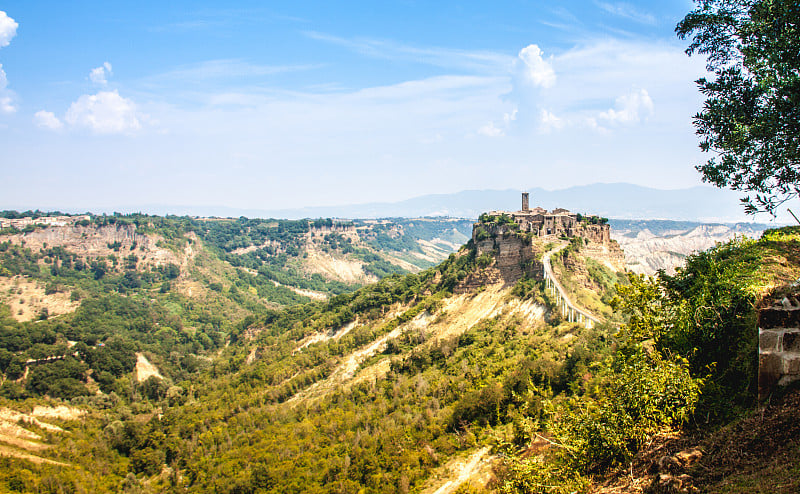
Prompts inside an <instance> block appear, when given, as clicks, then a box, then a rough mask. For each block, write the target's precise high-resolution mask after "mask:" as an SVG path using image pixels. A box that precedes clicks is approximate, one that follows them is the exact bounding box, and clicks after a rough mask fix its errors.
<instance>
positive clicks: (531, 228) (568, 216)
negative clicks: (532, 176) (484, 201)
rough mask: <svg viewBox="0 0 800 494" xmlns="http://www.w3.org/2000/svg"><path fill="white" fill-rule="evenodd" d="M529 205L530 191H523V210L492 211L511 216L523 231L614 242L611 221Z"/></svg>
mask: <svg viewBox="0 0 800 494" xmlns="http://www.w3.org/2000/svg"><path fill="white" fill-rule="evenodd" d="M529 204H530V202H529V194H528V193H527V192H523V193H522V209H521V210H519V211H514V212H508V211H492V212H491V213H489V214H490V215H491V216H500V215H503V214H505V215H507V216H510V217H511V218H513V220H514V223H516V224H517V225H519V229H520V231H521V232H525V233H528V232H531V233H533V234H534V235H535V236H537V237H570V238H571V237H583V238H586V239H588V240H591V241H593V242H598V243H601V244H604V245H606V244H608V243H609V242H610V241H611V228H610V227H609V225H608V224H601V223H600V222H599V218H597V217H596V216H586V217H584V216H580V215H578V214H577V213H572V212H570V211H569V210H567V209H563V208H556V209H554V210H552V211H547V210H546V209H543V208H540V207H535V208H533V209H530V207H529ZM593 222H594V223H593Z"/></svg>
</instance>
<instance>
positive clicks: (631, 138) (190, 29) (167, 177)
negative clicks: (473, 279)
mask: <svg viewBox="0 0 800 494" xmlns="http://www.w3.org/2000/svg"><path fill="white" fill-rule="evenodd" d="M692 7H693V4H692V2H690V1H688V0H687V1H677V0H661V1H658V2H656V1H647V2H645V1H630V2H616V1H612V0H608V1H606V0H565V1H559V2H552V1H535V0H531V1H495V2H485V1H459V2H449V1H437V2H421V1H410V0H409V1H387V2H375V1H370V2H348V1H342V2H330V1H320V2H315V1H302V0H298V1H293V2H268V1H251V2H246V1H229V2H206V1H180V0H178V1H169V2H163V1H159V2H151V1H138V2H108V1H103V2H100V1H75V2H64V1H63V0H59V1H46V0H37V1H30V0H11V1H4V2H2V3H0V173H2V176H3V180H2V183H3V185H2V193H0V209H6V208H12V209H28V208H34V209H35V208H42V209H48V208H60V209H62V210H85V209H92V208H95V209H97V208H111V207H119V208H128V209H131V210H136V208H137V207H142V206H145V205H151V204H159V205H205V206H209V205H212V206H213V205H219V206H226V207H239V208H258V209H283V208H296V207H305V206H326V205H339V204H353V203H365V202H374V201H399V200H403V199H408V198H411V197H415V196H419V195H424V194H433V193H450V192H457V191H461V190H473V189H508V188H514V189H525V188H533V187H542V188H545V189H549V190H553V189H559V188H565V187H569V186H573V185H584V184H591V183H597V182H605V183H613V182H628V183H633V184H638V185H644V186H649V187H655V188H660V189H675V188H687V187H693V186H696V185H699V184H700V183H701V177H700V174H699V173H698V172H697V171H696V170H695V169H694V166H695V165H697V164H700V163H702V162H704V161H705V159H706V157H705V156H704V155H703V154H702V153H701V152H700V151H699V149H698V139H697V136H696V135H695V133H694V129H693V127H692V125H691V121H692V116H693V115H694V114H695V113H697V111H698V110H699V109H700V107H701V105H702V97H701V95H700V94H699V93H698V91H697V89H696V86H695V83H694V80H696V79H697V78H698V77H700V76H702V75H704V73H705V63H704V60H703V59H702V58H701V57H697V56H695V57H691V58H690V57H688V56H687V55H686V54H685V53H684V49H685V48H686V44H687V42H686V41H681V40H679V39H677V37H676V36H675V34H674V28H675V25H676V24H677V22H678V21H679V20H680V19H682V18H683V16H685V15H686V13H688V12H689V11H690V10H691V9H692Z"/></svg>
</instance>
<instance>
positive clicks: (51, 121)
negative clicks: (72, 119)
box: [33, 110, 64, 130]
mask: <svg viewBox="0 0 800 494" xmlns="http://www.w3.org/2000/svg"><path fill="white" fill-rule="evenodd" d="M33 122H34V123H35V124H36V125H38V126H39V127H41V128H43V129H50V130H59V129H61V128H63V127H64V124H63V123H61V120H59V119H58V117H56V116H55V114H54V113H53V112H49V111H44V110H39V111H37V112H36V113H34V115H33Z"/></svg>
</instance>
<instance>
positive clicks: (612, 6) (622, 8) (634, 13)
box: [595, 2, 656, 25]
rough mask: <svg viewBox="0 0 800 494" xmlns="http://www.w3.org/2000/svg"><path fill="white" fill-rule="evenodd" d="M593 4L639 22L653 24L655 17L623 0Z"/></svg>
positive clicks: (613, 13)
mask: <svg viewBox="0 0 800 494" xmlns="http://www.w3.org/2000/svg"><path fill="white" fill-rule="evenodd" d="M595 5H597V6H598V7H600V8H601V9H602V10H604V11H606V12H608V13H609V14H612V15H615V16H617V17H623V18H625V19H629V20H631V21H633V22H637V23H639V24H647V25H655V24H656V18H655V16H654V15H653V14H650V13H649V12H642V11H641V10H639V9H637V8H636V7H634V6H633V5H631V4H629V3H625V2H614V3H610V2H595Z"/></svg>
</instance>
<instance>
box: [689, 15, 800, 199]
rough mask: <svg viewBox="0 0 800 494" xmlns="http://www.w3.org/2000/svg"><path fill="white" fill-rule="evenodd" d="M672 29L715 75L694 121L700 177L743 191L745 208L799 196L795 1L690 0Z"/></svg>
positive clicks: (703, 85) (799, 38)
mask: <svg viewBox="0 0 800 494" xmlns="http://www.w3.org/2000/svg"><path fill="white" fill-rule="evenodd" d="M696 1H697V3H698V8H697V9H695V10H693V11H692V12H690V13H689V14H687V15H686V17H685V18H684V19H683V20H682V21H681V22H680V23H679V24H678V26H677V27H676V28H675V31H676V33H677V35H678V37H679V38H681V39H685V38H686V37H691V38H692V42H691V44H690V45H689V48H688V49H687V50H686V53H687V54H688V55H693V54H695V53H698V54H702V55H706V56H707V57H708V61H707V68H708V70H709V71H711V72H713V73H714V76H715V78H714V79H713V80H709V79H706V78H705V77H704V78H701V79H698V80H697V81H696V82H697V85H698V87H699V88H700V92H701V93H702V94H703V95H704V96H705V97H706V101H705V103H704V105H703V109H702V111H700V113H698V114H697V115H695V117H694V125H695V128H696V132H697V134H698V135H699V136H700V137H701V142H700V148H701V149H702V150H703V151H704V152H713V153H715V156H714V157H712V158H710V159H709V160H708V162H706V163H705V164H703V165H699V166H697V167H696V168H697V170H698V171H700V172H701V173H702V174H703V180H704V181H706V182H710V183H712V184H714V185H716V186H717V187H729V188H731V189H733V190H741V191H744V192H747V193H748V195H747V196H745V197H743V198H742V203H743V205H744V208H745V211H746V212H747V213H749V214H754V213H756V212H759V211H767V212H769V213H771V214H773V215H774V214H775V210H776V208H777V207H778V206H780V205H781V204H783V203H784V202H786V201H787V200H789V199H792V198H794V197H798V196H799V195H800V183H799V182H800V181H799V180H798V179H799V178H800V73H799V72H798V68H800V4H798V2H797V0H696Z"/></svg>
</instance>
